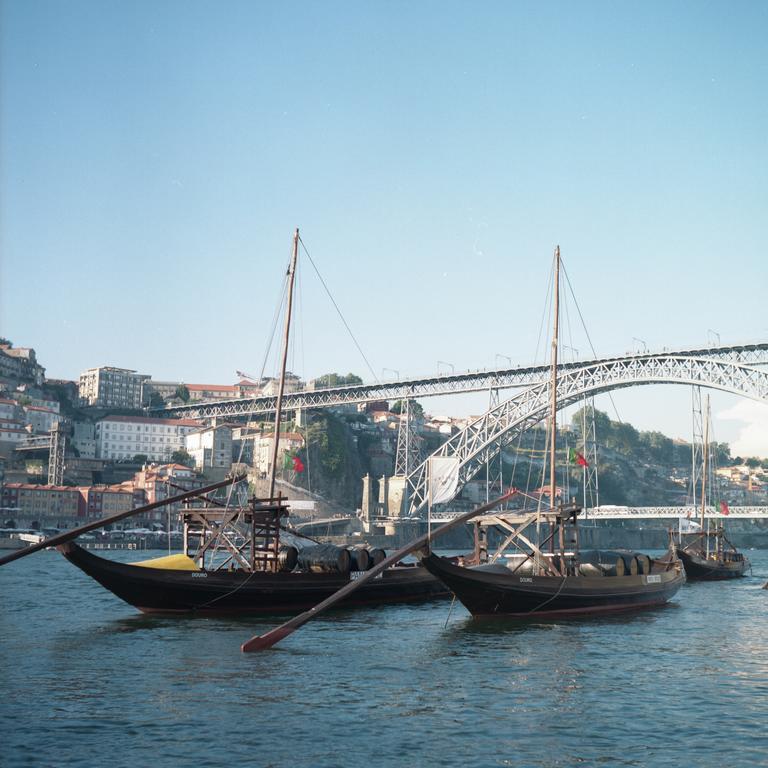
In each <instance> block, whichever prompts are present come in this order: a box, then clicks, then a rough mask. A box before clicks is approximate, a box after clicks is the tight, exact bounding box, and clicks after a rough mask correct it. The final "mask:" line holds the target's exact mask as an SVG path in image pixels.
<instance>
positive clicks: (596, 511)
mask: <svg viewBox="0 0 768 768" xmlns="http://www.w3.org/2000/svg"><path fill="white" fill-rule="evenodd" d="M680 517H685V518H688V519H690V520H693V521H694V522H696V521H697V520H700V519H701V509H700V508H699V509H696V508H695V507H691V506H688V507H611V506H605V507H593V508H590V509H585V510H584V514H583V517H582V519H583V520H668V519H672V518H680ZM704 517H705V518H707V519H708V520H709V519H711V520H722V521H725V520H731V519H736V520H762V519H764V518H766V517H768V507H730V508H729V511H728V514H727V515H724V514H722V512H720V510H719V509H716V508H715V507H707V508H706V509H705V511H704Z"/></svg>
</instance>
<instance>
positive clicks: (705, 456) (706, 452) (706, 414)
mask: <svg viewBox="0 0 768 768" xmlns="http://www.w3.org/2000/svg"><path fill="white" fill-rule="evenodd" d="M708 459H709V395H707V400H706V405H705V406H704V445H703V446H702V464H701V532H702V533H704V513H705V511H706V508H707V471H708V466H707V465H708ZM707 548H709V540H707Z"/></svg>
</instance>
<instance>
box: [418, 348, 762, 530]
mask: <svg viewBox="0 0 768 768" xmlns="http://www.w3.org/2000/svg"><path fill="white" fill-rule="evenodd" d="M643 384H687V385H700V386H702V387H710V388H712V389H719V390H722V391H724V392H730V393H732V394H736V395H742V396H744V397H749V398H751V399H753V400H757V401H759V402H768V372H766V371H762V370H760V369H757V368H753V367H749V366H746V365H739V364H736V363H733V362H728V361H725V360H717V359H708V358H706V357H689V356H679V355H641V356H638V357H635V358H621V359H613V360H606V361H600V362H597V363H594V364H592V365H586V366H582V367H579V368H575V369H574V368H572V367H569V368H568V369H567V370H565V371H562V370H561V372H560V374H559V376H558V382H557V398H558V403H559V407H560V408H566V407H567V406H569V405H571V404H573V403H576V402H578V401H579V400H581V399H582V398H583V397H584V396H585V395H588V394H592V395H596V394H600V393H602V392H608V391H610V390H613V389H621V388H624V387H633V386H638V385H643ZM549 387H550V382H549V381H545V382H542V383H540V384H537V385H535V386H531V387H529V388H527V389H525V390H523V391H522V392H520V393H518V394H516V395H515V396H513V397H511V398H509V399H508V400H506V401H504V402H503V403H500V404H499V405H498V406H496V407H495V408H492V409H491V410H489V411H488V412H487V413H486V414H484V415H483V416H481V417H480V418H478V419H477V420H475V421H474V422H472V423H471V424H469V425H467V426H466V427H465V428H464V429H463V430H461V431H460V432H458V433H457V434H455V435H454V436H453V437H451V438H450V439H449V440H448V441H446V442H445V443H443V445H442V446H441V447H440V448H439V449H438V450H437V451H435V452H434V453H433V454H432V455H433V456H458V457H459V459H460V466H459V487H461V486H463V485H464V484H465V483H466V482H468V481H469V480H471V479H472V478H473V477H474V476H475V475H476V474H477V473H478V472H479V471H480V469H481V468H482V467H484V466H485V465H486V464H487V463H488V462H489V461H491V460H492V459H493V458H494V457H495V456H496V455H497V454H498V453H499V452H500V451H501V450H502V448H503V447H504V446H505V445H507V444H508V443H510V442H512V441H513V440H515V439H516V438H517V437H518V435H520V434H521V433H522V432H524V431H526V430H527V429H529V428H531V427H533V426H535V425H536V424H538V423H539V422H540V421H541V420H542V419H543V418H544V417H545V416H546V415H547V413H548V411H549V407H550V394H549V391H550V390H549ZM406 482H407V484H408V487H409V492H408V498H409V507H408V509H407V510H405V514H406V516H408V517H415V516H417V515H419V513H420V512H421V511H422V510H423V508H424V507H425V506H426V503H427V461H424V462H423V463H422V464H420V465H419V466H418V467H417V468H416V469H415V470H414V471H413V472H411V473H410V474H409V475H408V477H407V479H406Z"/></svg>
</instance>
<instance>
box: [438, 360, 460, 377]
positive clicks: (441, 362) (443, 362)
mask: <svg viewBox="0 0 768 768" xmlns="http://www.w3.org/2000/svg"><path fill="white" fill-rule="evenodd" d="M441 365H449V366H450V367H451V374H454V373H456V368H454V366H453V363H446V362H445V360H438V361H437V372H438V373H440V366H441Z"/></svg>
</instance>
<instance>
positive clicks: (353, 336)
mask: <svg viewBox="0 0 768 768" xmlns="http://www.w3.org/2000/svg"><path fill="white" fill-rule="evenodd" d="M299 242H300V243H301V247H302V249H303V250H304V253H306V254H307V258H308V259H309V263H310V264H311V265H312V267H313V268H314V270H315V273H316V274H317V276H318V278H319V279H320V282H321V283H322V286H323V288H325V292H326V293H327V294H328V298H329V299H330V300H331V303H332V304H333V306H334V307H335V308H336V312H337V313H338V315H339V317H340V318H341V322H342V323H344V327H345V328H346V329H347V332H348V333H349V335H350V338H351V339H352V341H353V342H354V343H355V346H356V347H357V351H358V352H359V353H360V355H361V356H362V358H363V360H364V361H365V364H366V365H367V366H368V370H369V371H370V372H371V376H373V380H374V381H375V382H376V383H377V384H378V383H379V377H378V376H377V375H376V373H375V372H374V370H373V368H372V367H371V364H370V363H369V362H368V358H367V357H366V356H365V353H364V352H363V350H362V348H361V347H360V345H359V344H358V343H357V339H356V338H355V335H354V334H353V333H352V329H351V328H350V327H349V324H348V323H347V321H346V320H345V319H344V315H343V314H342V313H341V310H340V309H339V305H338V304H337V303H336V300H335V299H334V298H333V296H332V295H331V292H330V290H329V289H328V286H327V285H326V282H325V280H323V276H322V275H321V274H320V270H319V269H318V268H317V265H316V264H315V262H314V261H313V260H312V257H311V256H310V255H309V251H308V250H307V246H306V245H304V241H303V240H302V239H301V236H299Z"/></svg>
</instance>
